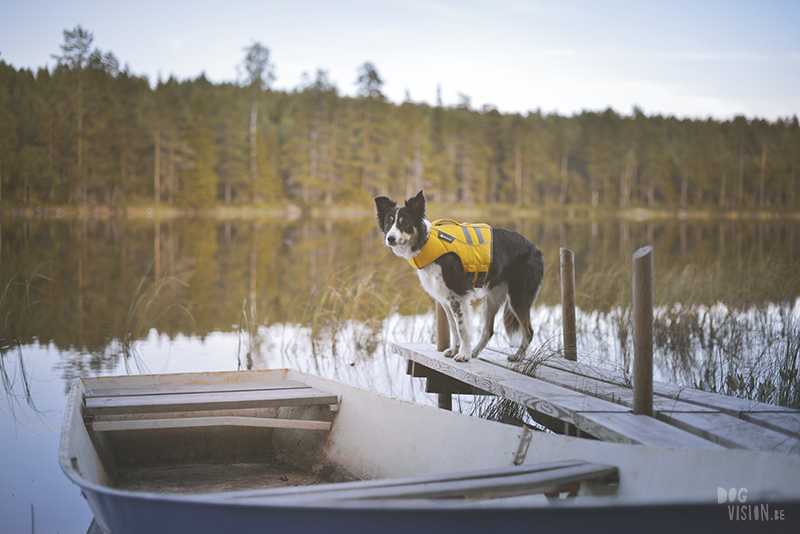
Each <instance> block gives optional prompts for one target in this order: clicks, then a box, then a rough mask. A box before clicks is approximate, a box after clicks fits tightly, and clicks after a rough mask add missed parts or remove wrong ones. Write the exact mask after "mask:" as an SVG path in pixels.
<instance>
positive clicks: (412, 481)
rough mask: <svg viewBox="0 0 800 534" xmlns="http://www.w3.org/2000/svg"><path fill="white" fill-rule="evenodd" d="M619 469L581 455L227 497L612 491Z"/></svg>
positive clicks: (439, 496)
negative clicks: (420, 475)
mask: <svg viewBox="0 0 800 534" xmlns="http://www.w3.org/2000/svg"><path fill="white" fill-rule="evenodd" d="M618 483H619V470H618V469H617V468H616V467H614V466H610V465H603V464H595V463H590V462H585V461H582V460H565V461H561V462H550V463H542V464H530V465H519V466H513V467H501V468H495V469H484V470H479V471H464V472H458V473H446V474H441V475H429V476H422V477H412V478H396V479H386V480H380V479H379V480H362V481H357V482H344V483H338V484H322V485H318V486H307V487H294V488H280V489H270V490H259V491H256V492H250V493H243V494H239V495H236V496H233V497H231V498H232V499H234V500H236V501H237V503H239V504H251V503H255V502H260V503H266V502H270V501H274V500H278V501H280V500H284V499H289V500H291V501H292V502H293V503H296V504H297V503H304V502H313V503H320V502H324V501H352V500H383V499H471V500H472V499H493V498H504V497H516V496H521V495H533V494H545V495H547V496H556V495H559V494H561V493H569V494H570V495H571V496H575V495H576V494H577V491H578V488H579V487H580V485H581V484H586V485H588V486H591V487H592V488H593V491H597V490H598V489H601V491H603V492H604V493H606V494H609V493H613V492H614V491H615V488H616V485H617V484H618Z"/></svg>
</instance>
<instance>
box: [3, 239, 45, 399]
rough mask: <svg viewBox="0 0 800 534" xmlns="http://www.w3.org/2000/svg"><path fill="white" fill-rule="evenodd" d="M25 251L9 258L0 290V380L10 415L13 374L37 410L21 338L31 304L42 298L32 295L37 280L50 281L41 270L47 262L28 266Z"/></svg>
mask: <svg viewBox="0 0 800 534" xmlns="http://www.w3.org/2000/svg"><path fill="white" fill-rule="evenodd" d="M26 259H27V258H26V254H24V253H23V254H20V255H18V256H15V257H14V258H12V260H11V262H9V265H10V268H9V270H8V272H7V273H6V274H5V282H4V283H3V286H2V291H0V321H2V322H1V323H0V326H2V328H0V381H2V383H3V390H4V391H5V394H6V401H7V405H8V408H9V410H10V411H11V413H12V415H14V413H15V412H14V405H15V403H14V399H16V398H17V395H15V394H14V388H15V385H16V384H17V377H19V379H20V380H19V383H20V386H21V388H22V397H23V398H24V401H25V403H26V404H27V405H28V406H29V407H30V408H31V409H32V410H33V411H34V413H38V410H37V409H36V406H35V404H34V402H33V396H32V395H31V388H30V382H31V377H30V374H29V372H28V370H27V368H26V365H25V358H24V355H23V352H22V346H23V344H24V340H23V339H22V332H23V331H24V330H25V327H26V325H27V323H34V322H35V317H34V315H33V312H34V308H35V307H36V305H37V304H39V303H40V302H42V299H37V298H35V296H34V294H35V293H39V291H40V289H39V282H42V281H45V282H52V281H53V280H52V279H50V278H49V277H47V276H45V275H44V274H43V273H42V270H43V268H44V266H45V265H46V263H47V262H45V261H41V260H40V261H37V262H35V263H34V264H33V266H32V267H29V265H28V263H27V262H26ZM10 352H14V353H15V355H16V371H17V372H18V374H17V373H11V372H10V371H9V369H8V367H7V359H6V356H7V354H9V353H10Z"/></svg>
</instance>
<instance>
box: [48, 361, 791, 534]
mask: <svg viewBox="0 0 800 534" xmlns="http://www.w3.org/2000/svg"><path fill="white" fill-rule="evenodd" d="M256 380H275V381H278V380H296V381H301V382H303V383H305V384H308V385H309V386H311V387H314V388H317V389H319V390H322V391H325V392H329V393H331V394H333V395H335V396H337V398H339V399H341V401H340V403H339V406H338V411H337V413H335V417H334V419H333V424H332V427H331V429H330V431H328V432H325V433H323V434H320V436H322V437H320V438H314V439H317V441H318V442H319V443H318V451H319V456H320V457H319V458H317V460H316V461H317V464H315V465H317V467H319V466H320V465H326V466H331V465H334V466H336V467H337V469H338V472H340V473H346V474H347V476H348V477H350V478H351V479H363V480H371V479H391V478H397V477H414V476H423V475H435V474H442V473H450V472H457V471H465V470H471V469H492V468H506V467H508V466H512V465H515V464H522V465H532V464H540V463H547V462H559V461H564V460H570V459H579V460H583V461H587V462H594V463H599V464H607V465H613V466H616V467H618V469H619V484H618V486H617V487H616V490H615V492H614V493H613V495H609V496H605V497H598V496H595V495H592V494H591V492H586V493H584V492H583V491H582V492H580V493H578V496H577V497H575V498H570V499H569V500H566V501H562V500H559V501H557V502H555V504H553V503H552V502H551V501H550V500H548V499H547V498H545V497H543V496H541V495H537V496H530V497H517V498H512V499H500V500H494V501H480V502H464V501H455V500H447V499H436V500H419V499H417V500H409V499H396V500H379V501H363V500H360V501H336V502H332V501H324V502H320V503H314V502H310V501H303V502H300V501H296V502H295V501H293V500H292V499H291V497H288V498H282V499H278V500H276V499H274V498H273V497H271V495H273V493H271V491H272V490H244V489H242V490H240V491H224V492H206V493H201V494H187V493H181V492H178V493H176V492H167V493H165V492H156V491H128V490H121V489H119V488H117V487H113V486H114V484H113V481H112V480H111V478H113V477H111V475H110V474H109V473H108V472H107V471H108V469H107V466H106V464H107V462H104V461H103V460H102V459H101V456H102V454H101V453H99V452H98V451H97V450H96V447H97V443H98V440H97V439H96V436H94V437H92V436H90V432H91V431H90V430H87V425H86V424H85V422H84V417H85V415H86V409H85V395H86V391H87V389H90V388H98V387H118V386H131V385H132V386H138V385H148V386H159V385H175V384H188V383H203V382H204V381H256ZM136 432H147V431H136ZM152 432H153V435H154V436H158V435H159V434H158V432H159V431H158V430H154V431H152ZM161 432H167V431H161ZM286 432H290V433H289V434H286V435H287V436H292V439H294V436H295V434H291V432H295V431H293V430H287V431H286ZM297 432H301V431H297ZM305 432H308V431H305ZM300 435H301V434H297V436H300ZM137 439H138V438H137ZM154 439H155V438H154ZM298 439H299V438H298ZM309 439H311V438H309ZM124 441H125V440H124V439H121V442H124ZM312 441H313V440H312ZM112 448H113V447H112ZM60 461H61V465H62V469H63V470H64V472H65V473H66V474H67V476H68V477H69V478H70V479H71V480H72V481H73V482H75V483H76V484H78V485H79V486H80V487H81V489H82V491H83V494H84V495H85V497H86V499H87V502H88V504H89V506H90V508H91V509H92V511H93V513H94V515H95V519H96V522H97V524H98V526H99V527H100V528H101V529H102V531H104V532H107V533H111V534H127V533H141V532H148V533H159V532H164V533H168V532H169V533H173V532H193V533H195V532H196V533H203V532H220V531H226V530H229V531H235V532H273V531H274V532H280V533H281V534H283V533H286V532H348V533H350V532H354V531H356V532H368V531H372V530H380V531H381V532H382V534H383V533H386V532H404V533H408V532H434V531H435V532H442V531H454V532H455V531H459V532H461V531H463V532H486V531H487V529H490V528H497V527H498V526H500V527H502V528H503V529H504V530H508V529H511V531H512V532H513V531H525V532H530V531H531V525H536V528H537V529H539V528H547V527H549V526H552V527H554V528H555V527H556V526H557V527H558V528H560V529H564V528H565V527H567V528H581V527H583V528H592V529H593V530H594V531H597V530H598V529H599V530H601V531H602V530H603V529H606V527H608V530H609V531H611V529H612V528H613V531H614V532H627V531H630V532H633V531H636V532H639V531H641V530H642V528H643V525H646V529H647V530H648V531H650V532H675V531H676V529H677V528H678V527H679V526H681V525H682V526H683V527H685V526H686V525H693V526H697V527H698V528H699V527H700V526H703V525H706V526H708V527H710V528H712V529H720V528H722V529H725V531H726V532H736V531H738V530H739V529H744V530H743V531H746V529H747V528H752V526H753V525H752V521H753V519H752V518H753V513H754V511H756V510H757V511H756V512H755V513H756V514H757V515H758V516H759V517H760V518H761V521H763V516H764V511H768V514H769V517H770V520H769V527H770V529H771V530H773V529H774V531H784V529H786V530H785V531H787V532H788V531H791V532H796V531H797V527H798V521H799V520H800V509H799V508H800V458H798V457H797V455H791V456H789V455H780V454H770V453H763V452H753V451H741V450H713V449H685V448H664V447H643V446H636V445H623V444H615V443H605V442H598V441H591V440H586V439H581V438H574V437H568V436H556V435H551V434H545V433H541V432H532V433H531V432H530V431H527V430H526V429H523V428H518V427H514V426H509V425H504V424H500V423H496V422H492V421H485V420H481V419H476V418H472V417H469V416H466V415H460V414H454V413H451V412H448V411H445V410H439V409H436V408H433V407H428V406H421V405H418V404H414V403H410V402H406V401H402V400H398V399H394V398H391V397H387V396H383V395H379V394H376V393H373V392H369V391H365V390H362V389H359V388H354V387H350V386H347V385H344V384H340V383H337V382H333V381H329V380H325V379H322V378H319V377H315V376H313V375H308V374H304V373H299V372H295V371H290V370H271V371H247V372H242V373H194V374H184V375H164V376H159V375H153V376H147V377H109V378H92V379H79V380H76V382H75V384H74V385H73V388H72V391H71V393H70V398H69V401H68V405H67V410H66V413H65V419H64V426H63V429H62V443H61V449H60ZM718 488H725V490H727V489H729V488H745V489H746V490H747V497H748V498H747V501H745V502H743V503H741V502H736V503H729V502H726V503H720V502H719V499H718ZM776 514H777V515H776ZM745 517H749V518H751V519H747V520H743V518H745ZM781 517H782V518H783V519H780V518H781ZM621 518H624V520H621Z"/></svg>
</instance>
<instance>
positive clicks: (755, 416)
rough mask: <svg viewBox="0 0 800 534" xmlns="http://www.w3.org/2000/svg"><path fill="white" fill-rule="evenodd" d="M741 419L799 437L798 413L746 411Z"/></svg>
mask: <svg viewBox="0 0 800 534" xmlns="http://www.w3.org/2000/svg"><path fill="white" fill-rule="evenodd" d="M742 419H744V420H745V421H750V422H751V423H754V424H757V425H760V426H763V427H765V428H769V429H770V430H774V431H776V432H780V433H782V434H786V435H788V436H792V437H798V438H800V413H786V412H748V413H743V414H742Z"/></svg>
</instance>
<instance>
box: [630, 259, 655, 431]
mask: <svg viewBox="0 0 800 534" xmlns="http://www.w3.org/2000/svg"><path fill="white" fill-rule="evenodd" d="M633 413H635V414H644V415H649V416H650V417H653V247H651V246H647V247H642V248H640V249H639V250H637V251H636V252H634V253H633Z"/></svg>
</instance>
